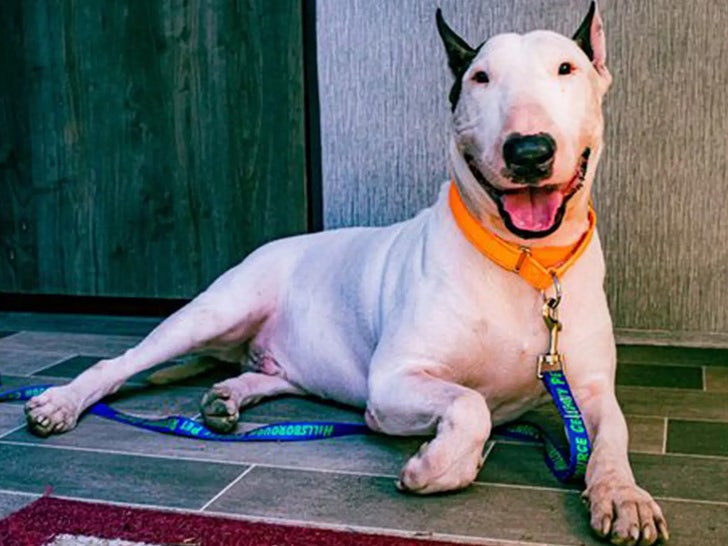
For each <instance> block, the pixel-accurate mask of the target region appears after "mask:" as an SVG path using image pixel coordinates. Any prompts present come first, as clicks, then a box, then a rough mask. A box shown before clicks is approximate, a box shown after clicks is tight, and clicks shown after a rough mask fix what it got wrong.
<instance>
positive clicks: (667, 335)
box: [614, 328, 728, 349]
mask: <svg viewBox="0 0 728 546" xmlns="http://www.w3.org/2000/svg"><path fill="white" fill-rule="evenodd" d="M614 335H615V337H616V339H617V344H619V345H672V346H679V347H704V348H715V349H725V348H728V332H684V331H683V332H670V331H668V330H637V329H633V328H615V330H614Z"/></svg>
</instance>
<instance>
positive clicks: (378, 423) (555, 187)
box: [26, 4, 668, 544]
mask: <svg viewBox="0 0 728 546" xmlns="http://www.w3.org/2000/svg"><path fill="white" fill-rule="evenodd" d="M437 23H438V30H439V32H440V35H441V37H442V39H443V42H444V44H445V49H446V51H447V56H448V60H449V66H450V68H451V70H452V72H453V74H454V76H455V83H454V85H453V87H452V90H451V92H450V103H451V107H452V140H451V146H450V150H451V169H452V173H453V180H452V182H448V183H446V184H445V185H444V186H443V188H442V191H441V192H440V196H439V198H438V200H437V202H436V203H435V204H434V205H433V206H432V207H431V208H428V209H426V210H424V211H422V212H421V213H420V214H418V215H417V216H416V217H415V218H413V219H411V220H409V221H406V222H402V223H399V224H395V225H392V226H389V227H385V228H349V229H340V230H333V231H328V232H323V233H316V234H310V235H303V236H299V237H292V238H287V239H283V240H279V241H275V242H273V243H270V244H267V245H265V246H263V247H262V248H260V249H258V250H257V251H255V252H254V253H252V254H251V255H250V256H248V257H247V258H246V259H245V260H244V261H243V262H242V263H241V264H239V265H237V266H236V267H234V268H232V269H231V270H229V271H227V272H226V273H225V274H223V275H222V276H221V277H220V278H218V279H217V280H216V281H215V282H214V283H213V284H212V285H211V286H210V287H209V288H208V289H207V290H206V291H204V292H203V293H202V294H200V295H199V296H197V297H196V298H195V299H194V300H193V301H192V302H190V303H189V304H188V305H186V306H185V307H184V308H183V309H181V310H180V311H178V312H177V313H175V314H173V315H172V316H171V317H169V318H168V319H167V320H165V321H164V322H162V323H161V324H160V325H159V326H158V327H157V328H156V329H155V330H154V331H152V332H151V333H150V334H149V336H147V337H146V338H145V339H144V340H143V341H142V342H141V343H139V345H137V346H136V347H133V348H131V349H129V350H128V351H127V352H126V353H124V354H123V355H121V356H119V357H117V358H113V359H109V360H102V361H100V362H99V363H97V364H96V365H94V366H93V367H91V368H90V369H88V370H87V371H85V372H83V373H82V374H81V375H80V376H78V377H77V378H76V379H75V380H74V381H73V382H71V383H70V384H68V385H66V386H62V387H54V388H51V389H49V390H47V391H46V392H45V393H43V394H41V395H39V396H37V397H35V398H33V399H32V400H30V401H29V402H28V404H27V407H26V412H27V418H28V423H29V426H30V428H31V429H32V430H33V431H34V432H36V433H38V434H41V435H47V434H50V433H57V432H63V431H67V430H70V429H71V428H73V427H74V426H75V424H76V421H77V419H78V417H79V415H80V414H81V412H82V411H83V410H85V409H86V408H88V407H89V406H90V405H91V404H93V403H95V402H97V401H98V400H100V399H101V398H103V397H104V396H106V395H108V394H110V393H112V392H114V391H116V390H117V389H118V388H119V387H120V386H121V385H122V383H124V381H125V380H126V379H128V378H129V377H130V376H132V375H133V374H136V373H138V372H140V371H142V370H145V369H148V368H150V367H151V366H154V365H156V364H158V363H161V362H165V361H167V360H169V359H172V358H174V357H177V356H179V355H182V354H186V353H208V354H210V353H211V354H214V355H215V356H217V357H218V358H220V359H223V360H228V361H236V362H239V363H241V364H242V365H243V366H244V368H243V369H244V370H245V372H244V373H243V374H242V375H240V376H239V377H235V378H232V379H228V380H226V381H223V382H222V383H219V384H217V385H215V386H214V387H213V388H212V389H211V390H210V391H209V392H208V393H207V394H206V395H205V397H204V398H203V400H202V413H203V416H204V419H205V421H206V423H207V424H208V426H210V427H211V428H213V429H215V430H218V431H230V430H232V429H233V428H234V427H235V425H236V423H237V420H238V415H239V411H240V409H241V408H243V407H245V406H248V405H250V404H254V403H256V402H258V401H259V400H261V399H262V398H266V397H271V396H275V395H280V394H284V393H287V394H313V395H316V396H319V397H322V398H328V399H333V400H337V401H339V402H343V403H346V404H351V405H352V406H357V407H361V408H365V407H366V422H367V424H368V425H369V427H371V428H372V429H374V430H376V431H379V432H382V433H385V434H393V435H434V438H433V439H432V440H431V441H429V442H426V443H425V444H423V445H422V447H421V449H420V450H419V452H418V453H417V454H415V455H414V456H413V457H412V458H411V459H409V461H407V463H406V464H405V466H404V468H403V470H402V472H401V475H400V479H399V481H398V487H400V488H401V489H403V490H406V491H409V492H412V493H419V494H428V493H435V492H440V491H448V490H454V489H459V488H463V487H466V486H467V485H468V484H470V483H471V482H472V481H473V480H474V479H475V477H476V474H477V473H478V470H479V469H480V467H481V465H482V464H483V448H484V444H485V442H486V440H487V439H488V437H489V436H490V433H491V427H493V426H494V425H497V424H500V423H504V422H507V421H510V420H513V419H515V418H517V417H518V416H520V415H521V414H523V413H524V412H526V411H527V410H530V409H532V408H534V407H535V406H536V405H538V404H540V403H542V402H543V401H545V400H547V399H548V395H547V394H546V391H545V389H544V387H543V385H542V383H541V382H540V381H539V379H538V377H537V372H536V361H537V357H538V355H539V354H540V353H543V352H544V351H545V349H546V347H547V345H548V340H549V337H548V333H547V330H546V328H545V327H544V321H543V318H542V313H541V309H542V293H541V290H547V291H550V290H551V289H552V286H551V279H550V277H548V276H547V281H546V282H545V283H544V282H543V278H542V277H543V275H541V277H539V274H538V273H539V271H544V270H545V271H547V272H549V273H551V272H558V273H559V274H560V281H561V285H562V286H563V291H564V301H563V304H562V306H561V321H562V322H563V324H564V328H563V332H562V333H561V337H560V347H561V348H562V349H563V352H564V353H565V354H566V355H567V357H568V367H567V368H566V373H567V377H568V380H569V382H570V384H571V386H572V389H573V390H574V395H575V398H576V400H577V402H578V404H579V406H580V407H581V410H582V412H583V415H584V419H585V422H586V425H587V429H588V432H589V436H590V438H591V441H592V445H593V453H592V455H591V458H590V460H589V463H588V467H587V470H586V486H587V487H586V491H585V492H584V498H585V499H586V500H587V501H588V503H589V506H590V510H591V525H592V527H593V529H594V530H595V532H596V533H598V534H599V535H600V536H609V537H610V538H611V540H612V542H614V543H615V544H637V543H639V544H652V543H654V542H655V541H657V540H659V539H662V540H666V539H667V538H668V531H667V525H666V523H665V519H664V518H663V515H662V512H661V510H660V508H659V506H658V505H657V504H656V503H655V501H654V500H653V499H652V497H651V496H650V495H649V494H648V493H647V492H646V491H644V490H643V489H640V488H639V487H638V486H637V485H636V484H635V479H634V476H633V474H632V470H631V469H630V465H629V461H628V459H627V426H626V424H625V420H624V417H623V415H622V412H621V411H620V408H619V406H618V404H617V399H616V397H615V393H614V375H615V366H616V356H615V355H616V351H615V344H614V337H613V333H612V323H611V319H610V315H609V310H608V308H607V301H606V298H605V294H604V290H603V286H602V285H603V280H604V259H603V256H602V249H601V246H600V243H599V239H598V237H591V234H592V232H593V220H594V217H593V214H592V213H591V212H590V205H589V193H590V189H591V185H592V181H593V178H594V173H595V170H596V167H597V163H598V161H599V157H600V155H601V151H602V132H603V119H602V109H601V106H602V98H603V96H604V94H605V92H606V91H607V89H608V87H609V85H610V83H611V76H610V74H609V72H608V70H607V68H606V65H605V57H606V51H605V40H604V32H603V27H602V20H601V17H600V16H599V13H598V10H597V9H596V5H595V4H592V5H591V8H590V10H589V14H588V15H587V17H586V19H585V20H584V22H583V23H582V25H581V27H580V28H579V30H578V31H577V33H576V35H575V36H574V37H573V39H569V38H566V37H564V36H562V35H560V34H556V33H554V32H549V31H535V32H530V33H528V34H524V35H518V34H502V35H498V36H495V37H493V38H491V39H490V40H488V41H486V42H485V43H483V44H482V45H481V46H480V47H478V48H475V49H474V48H472V47H470V46H469V45H468V44H467V43H466V42H465V41H464V40H463V39H462V38H460V37H458V36H457V35H456V34H455V33H454V32H453V31H452V30H451V29H450V28H449V27H448V26H447V24H446V23H445V22H444V20H443V19H442V16H441V14H440V12H439V11H438V17H437ZM549 255H551V256H552V259H551V263H550V264H546V265H545V267H540V265H541V266H543V265H544V264H543V263H541V262H540V261H543V260H546V261H548V260H549V258H548V256H549ZM576 257H578V259H574V258H576ZM567 258H568V259H567ZM514 259H515V260H516V261H515V263H513V260H514ZM509 260H510V262H509ZM554 260H555V262H554ZM560 262H568V263H567V264H566V265H568V266H569V267H568V268H567V269H565V267H563V266H562V264H560ZM539 263H540V265H539ZM508 269H510V270H508ZM514 271H515V272H514ZM527 272H529V273H528V274H526V273H527Z"/></svg>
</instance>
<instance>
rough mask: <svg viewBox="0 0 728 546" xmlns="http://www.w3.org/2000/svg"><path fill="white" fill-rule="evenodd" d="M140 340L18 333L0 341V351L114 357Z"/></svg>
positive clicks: (127, 337) (66, 334)
mask: <svg viewBox="0 0 728 546" xmlns="http://www.w3.org/2000/svg"><path fill="white" fill-rule="evenodd" d="M140 339H141V337H140V336H116V335H114V336H111V335H96V334H73V333H71V334H69V333H55V332H20V333H18V334H15V335H14V336H10V337H6V338H3V339H0V350H3V349H12V350H20V351H26V350H31V351H44V352H65V353H67V354H90V355H103V356H116V355H118V354H121V353H122V352H124V351H125V350H127V349H128V348H130V347H132V346H134V345H135V344H136V343H138V342H139V340H140Z"/></svg>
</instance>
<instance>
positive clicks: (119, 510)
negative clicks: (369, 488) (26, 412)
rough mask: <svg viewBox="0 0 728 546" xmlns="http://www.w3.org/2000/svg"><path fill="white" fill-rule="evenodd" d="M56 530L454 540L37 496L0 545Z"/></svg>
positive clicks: (391, 542) (295, 540)
mask: <svg viewBox="0 0 728 546" xmlns="http://www.w3.org/2000/svg"><path fill="white" fill-rule="evenodd" d="M57 535H80V536H93V537H98V538H105V539H122V540H129V541H134V542H146V543H151V544H167V545H170V544H173V545H175V546H177V545H179V546H182V545H185V546H458V545H455V544H454V543H451V542H439V541H432V540H420V539H412V538H398V537H390V536H382V535H370V534H361V533H353V532H344V531H330V530H324V529H311V528H306V527H293V526H288V525H274V524H269V523H254V522H249V521H240V520H234V519H226V518H220V517H212V516H200V515H194V514H181V513H176V512H161V511H157V510H147V509H139V508H126V507H122V506H110V505H105V504H93V503H90V502H80V501H71V500H63V499H56V498H53V497H43V498H41V499H39V500H37V501H36V502H34V503H33V504H31V505H29V506H26V507H25V508H23V509H22V510H19V511H18V512H15V513H14V514H11V515H10V516H8V517H7V518H5V519H4V520H2V521H0V544H1V545H2V546H43V545H45V544H48V543H50V542H52V541H53V538H54V537H55V536H57ZM460 546H462V545H460Z"/></svg>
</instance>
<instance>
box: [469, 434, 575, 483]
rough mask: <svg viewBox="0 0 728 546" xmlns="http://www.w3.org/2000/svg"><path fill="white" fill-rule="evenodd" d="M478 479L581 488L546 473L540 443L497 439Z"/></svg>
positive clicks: (481, 480)
mask: <svg viewBox="0 0 728 546" xmlns="http://www.w3.org/2000/svg"><path fill="white" fill-rule="evenodd" d="M477 479H478V481H479V482H487V483H500V484H510V485H527V486H536V487H552V488H557V489H564V490H568V489H572V490H581V487H580V486H578V485H564V484H562V483H561V482H559V481H558V480H557V479H556V478H555V477H554V476H553V475H552V474H551V472H549V470H548V467H547V466H546V463H545V461H544V451H543V448H542V447H541V446H540V445H530V444H522V443H520V444H518V443H505V442H498V441H496V443H495V446H493V449H492V450H491V451H490V453H489V454H488V458H487V459H486V461H485V464H484V465H483V469H482V470H481V471H480V473H479V474H478V478H477Z"/></svg>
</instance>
